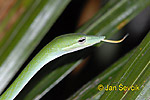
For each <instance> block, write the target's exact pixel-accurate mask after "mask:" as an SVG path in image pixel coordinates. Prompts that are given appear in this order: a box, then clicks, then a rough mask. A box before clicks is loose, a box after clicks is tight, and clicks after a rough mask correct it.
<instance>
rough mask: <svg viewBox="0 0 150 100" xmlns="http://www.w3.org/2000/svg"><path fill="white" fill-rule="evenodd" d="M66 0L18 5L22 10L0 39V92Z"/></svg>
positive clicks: (67, 1) (40, 1) (49, 25)
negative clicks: (23, 11) (0, 39)
mask: <svg viewBox="0 0 150 100" xmlns="http://www.w3.org/2000/svg"><path fill="white" fill-rule="evenodd" d="M69 2H70V0H63V1H62V0H44V1H43V0H34V2H32V0H31V1H30V0H24V1H22V3H19V6H21V5H24V6H25V7H27V8H26V12H25V13H24V14H23V15H22V16H21V18H20V20H18V21H17V23H16V24H15V26H13V28H12V29H11V30H10V31H9V33H8V34H9V35H6V38H5V39H4V40H3V41H4V42H5V43H4V44H3V42H1V49H0V58H1V59H0V76H1V77H0V84H1V85H0V93H1V92H2V91H3V89H4V88H5V87H6V85H7V84H8V83H9V81H10V80H11V79H12V77H13V76H14V75H15V74H16V72H17V71H18V70H19V68H20V67H21V65H22V64H23V63H24V62H25V60H26V59H27V57H28V56H29V55H30V54H31V52H32V51H33V50H34V49H35V47H36V46H37V45H38V43H39V42H40V40H41V39H42V38H43V36H44V35H45V34H46V32H47V31H48V30H49V29H50V27H51V26H52V25H53V24H54V22H55V21H56V19H57V18H58V17H59V15H60V14H61V13H62V11H63V10H64V8H65V7H66V6H67V4H68V3H69ZM28 5H30V6H28ZM58 6H59V9H58ZM17 7H18V6H17Z"/></svg>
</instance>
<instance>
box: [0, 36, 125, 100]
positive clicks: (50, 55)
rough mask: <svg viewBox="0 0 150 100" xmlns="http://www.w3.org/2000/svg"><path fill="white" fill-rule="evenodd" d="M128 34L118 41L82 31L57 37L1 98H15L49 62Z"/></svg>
mask: <svg viewBox="0 0 150 100" xmlns="http://www.w3.org/2000/svg"><path fill="white" fill-rule="evenodd" d="M126 37H127V35H126V36H125V37H124V38H123V39H121V40H118V41H113V40H105V36H92V35H85V34H81V33H71V34H66V35H62V36H58V37H56V38H55V39H54V40H52V41H51V42H50V43H49V44H47V45H46V46H45V47H44V48H43V49H42V50H41V51H40V52H39V53H38V54H37V55H36V56H35V57H34V58H33V59H32V60H31V61H30V63H29V64H28V65H27V66H26V67H25V68H24V70H23V71H22V72H21V74H20V75H19V76H18V77H17V78H16V80H15V81H14V82H13V83H12V84H11V86H10V87H9V88H8V89H7V90H6V91H5V92H4V93H3V94H2V95H1V97H0V100H13V99H14V98H15V97H16V96H17V95H18V94H19V92H20V91H21V90H22V89H23V88H24V86H25V85H26V84H27V83H28V82H29V80H30V79H31V78H32V77H33V76H34V75H35V74H36V73H37V72H38V71H39V70H40V69H41V68H42V67H43V66H44V65H45V64H47V63H48V62H50V61H52V60H54V59H56V58H58V57H60V56H62V55H64V54H68V53H71V52H75V51H78V50H81V49H84V48H86V47H89V46H92V45H94V44H96V43H99V42H101V41H104V42H109V43H120V42H122V41H123V40H124V39H125V38H126Z"/></svg>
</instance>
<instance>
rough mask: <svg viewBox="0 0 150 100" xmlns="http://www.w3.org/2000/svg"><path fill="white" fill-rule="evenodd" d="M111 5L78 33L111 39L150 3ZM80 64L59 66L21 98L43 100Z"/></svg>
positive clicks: (130, 0) (133, 0) (136, 1)
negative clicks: (41, 99)
mask: <svg viewBox="0 0 150 100" xmlns="http://www.w3.org/2000/svg"><path fill="white" fill-rule="evenodd" d="M116 2H118V3H116ZM111 3H112V5H111V4H110V3H109V5H106V6H105V7H104V8H102V12H99V13H98V14H97V15H96V16H95V17H94V18H93V19H91V20H90V21H89V22H87V24H85V25H84V26H82V27H81V28H80V29H79V30H77V31H76V32H81V33H87V34H97V35H105V36H107V37H110V36H112V35H113V34H115V33H116V32H117V31H119V30H120V29H121V28H122V27H123V26H124V25H126V24H127V23H128V22H129V21H130V20H131V19H133V18H134V17H135V16H136V15H137V14H139V13H140V12H141V11H142V10H143V9H144V8H146V7H147V6H148V5H149V4H150V1H148V0H144V1H143V0H121V1H115V3H113V2H112V1H111ZM109 8H111V9H109ZM76 55H78V54H76ZM73 57H74V56H71V57H70V56H69V57H67V58H68V59H72V58H73ZM60 59H61V58H60ZM61 60H62V62H65V61H66V59H63V58H62V59H61ZM79 62H80V60H79V61H76V62H74V63H71V64H68V65H66V64H65V65H64V66H63V65H61V66H60V65H59V68H58V69H54V70H52V71H50V72H51V73H50V72H49V74H46V75H45V76H43V78H42V79H41V80H39V81H38V82H37V81H36V83H34V82H33V83H34V85H31V86H30V87H33V88H32V89H31V90H30V92H28V91H26V92H24V93H22V95H20V98H21V97H22V96H25V98H26V99H28V100H30V99H33V98H41V97H42V96H43V95H44V94H46V93H47V92H48V91H49V90H51V87H54V86H55V85H56V84H58V83H59V82H60V81H61V80H62V79H63V78H64V77H65V76H66V75H68V74H69V73H70V72H71V71H72V70H73V69H74V68H75V66H77V65H78V64H79ZM52 67H54V68H56V66H55V65H52ZM57 70H59V71H57ZM60 70H61V72H60ZM43 72H44V71H43ZM58 73H59V74H58ZM38 79H39V77H38ZM51 80H53V81H51ZM43 84H46V85H43ZM24 91H25V90H24ZM35 91H36V92H35ZM25 93H27V95H25ZM32 96H33V97H32ZM18 98H19V97H18Z"/></svg>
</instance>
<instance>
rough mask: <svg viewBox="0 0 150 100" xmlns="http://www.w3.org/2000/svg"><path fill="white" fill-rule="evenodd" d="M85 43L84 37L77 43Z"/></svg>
mask: <svg viewBox="0 0 150 100" xmlns="http://www.w3.org/2000/svg"><path fill="white" fill-rule="evenodd" d="M85 41H86V39H85V37H81V38H80V39H79V40H78V43H80V44H83V43H84V42H85Z"/></svg>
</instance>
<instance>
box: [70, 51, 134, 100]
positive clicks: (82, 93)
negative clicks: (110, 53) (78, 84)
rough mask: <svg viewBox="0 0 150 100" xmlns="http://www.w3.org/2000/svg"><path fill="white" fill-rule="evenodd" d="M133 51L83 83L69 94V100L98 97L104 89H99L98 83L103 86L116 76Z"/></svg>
mask: <svg viewBox="0 0 150 100" xmlns="http://www.w3.org/2000/svg"><path fill="white" fill-rule="evenodd" d="M134 51H135V50H132V51H130V52H129V53H128V54H126V55H125V56H124V57H122V58H121V59H119V60H118V61H117V62H115V63H114V64H113V65H111V66H110V67H109V68H108V69H106V70H105V71H104V72H102V73H101V74H99V75H98V76H97V77H95V78H94V79H93V80H92V81H89V82H88V83H87V84H85V85H84V86H83V87H82V88H81V89H80V90H78V91H77V92H76V93H75V94H74V95H73V96H71V97H70V98H69V100H72V99H77V100H85V99H87V98H90V97H91V98H92V99H96V98H100V96H102V95H103V93H104V92H105V91H104V90H103V91H100V90H99V89H100V87H98V86H99V85H100V84H102V85H103V86H104V85H105V84H110V82H111V81H112V80H113V79H114V78H115V77H116V76H117V73H119V72H120V70H121V69H122V68H123V66H124V65H125V64H126V63H127V62H128V61H129V58H131V56H132V53H133V52H134ZM105 86H106V85H105Z"/></svg>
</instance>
